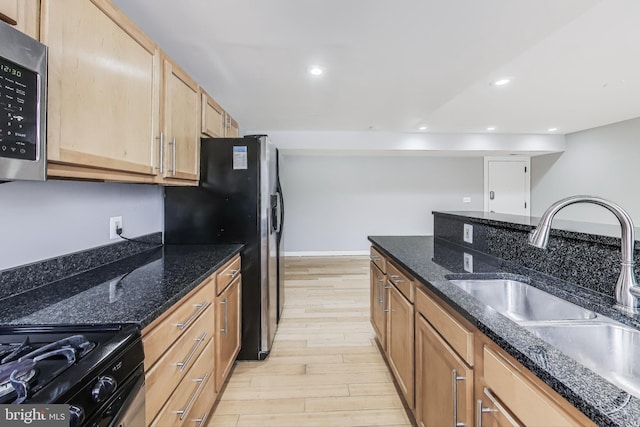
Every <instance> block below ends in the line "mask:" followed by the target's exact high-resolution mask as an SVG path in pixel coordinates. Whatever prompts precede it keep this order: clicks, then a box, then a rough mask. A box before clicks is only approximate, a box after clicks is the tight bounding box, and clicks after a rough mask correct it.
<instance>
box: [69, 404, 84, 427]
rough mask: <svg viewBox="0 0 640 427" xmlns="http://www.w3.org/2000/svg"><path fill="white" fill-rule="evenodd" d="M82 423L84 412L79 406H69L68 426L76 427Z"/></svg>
mask: <svg viewBox="0 0 640 427" xmlns="http://www.w3.org/2000/svg"><path fill="white" fill-rule="evenodd" d="M83 421H84V410H83V409H82V407H80V406H75V405H71V406H69V426H70V427H78V426H80V424H82V422H83Z"/></svg>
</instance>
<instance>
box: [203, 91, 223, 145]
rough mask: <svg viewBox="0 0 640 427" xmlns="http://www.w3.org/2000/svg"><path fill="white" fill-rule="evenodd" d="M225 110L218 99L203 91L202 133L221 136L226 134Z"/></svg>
mask: <svg viewBox="0 0 640 427" xmlns="http://www.w3.org/2000/svg"><path fill="white" fill-rule="evenodd" d="M225 114H226V113H225V112H224V110H223V109H222V107H221V106H220V105H218V103H217V102H216V101H214V100H213V98H211V97H210V96H209V95H208V94H207V93H206V92H205V91H202V129H201V131H202V134H203V135H205V136H209V137H211V138H221V137H223V136H224V134H225Z"/></svg>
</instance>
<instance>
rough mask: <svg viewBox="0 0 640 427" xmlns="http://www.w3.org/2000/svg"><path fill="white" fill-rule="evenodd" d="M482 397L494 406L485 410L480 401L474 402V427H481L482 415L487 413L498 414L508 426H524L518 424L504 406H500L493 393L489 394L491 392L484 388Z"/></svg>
mask: <svg viewBox="0 0 640 427" xmlns="http://www.w3.org/2000/svg"><path fill="white" fill-rule="evenodd" d="M483 392H484V395H485V396H487V399H489V401H490V402H491V403H492V404H493V406H495V408H485V407H483V405H482V400H480V399H478V401H477V402H476V404H477V407H476V409H477V410H476V426H477V427H482V414H486V413H488V412H500V413H501V414H502V415H503V416H504V417H505V418H506V419H507V421H508V422H509V424H511V425H512V426H514V427H523V426H524V425H523V424H522V423H520V422H519V421H518V420H517V419H516V418H515V417H514V416H513V415H511V412H509V411H508V410H507V408H505V407H504V406H502V404H501V403H500V402H499V401H498V399H497V398H496V397H495V396H494V395H493V393H491V390H489V389H488V388H486V387H484V390H483Z"/></svg>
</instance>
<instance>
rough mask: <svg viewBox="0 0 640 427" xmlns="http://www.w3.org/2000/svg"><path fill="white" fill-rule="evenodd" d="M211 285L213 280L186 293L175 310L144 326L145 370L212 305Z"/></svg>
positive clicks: (212, 285) (212, 293)
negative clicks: (190, 292) (183, 299)
mask: <svg viewBox="0 0 640 427" xmlns="http://www.w3.org/2000/svg"><path fill="white" fill-rule="evenodd" d="M213 287H214V281H213V280H210V281H208V282H205V284H204V285H203V286H201V287H199V288H197V290H195V291H194V292H193V293H192V294H190V295H187V296H186V297H185V301H184V302H182V301H180V302H179V303H178V304H176V305H177V306H178V307H176V309H175V310H173V311H171V312H170V313H169V314H168V315H166V316H165V317H163V318H162V319H158V321H157V322H153V323H152V324H151V325H149V326H148V327H147V328H145V330H144V331H143V332H142V342H143V344H144V355H145V356H144V369H145V371H147V372H148V371H149V369H150V368H151V367H152V366H153V364H154V363H155V362H156V361H157V360H158V359H159V358H160V356H161V355H162V353H164V352H165V351H166V350H167V349H168V348H169V346H170V345H171V344H172V343H173V342H175V341H176V340H177V339H178V338H179V337H180V336H181V335H182V334H183V333H184V332H186V331H187V329H188V328H189V326H190V325H192V324H193V323H194V322H196V321H197V320H198V317H199V316H200V315H201V314H202V313H203V312H204V311H205V310H206V309H207V308H208V307H209V306H211V305H212V303H213V299H214V297H215V295H214V292H213Z"/></svg>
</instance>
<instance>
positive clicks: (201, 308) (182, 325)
mask: <svg viewBox="0 0 640 427" xmlns="http://www.w3.org/2000/svg"><path fill="white" fill-rule="evenodd" d="M209 304H211V303H210V302H201V303H200V304H193V306H194V307H197V308H198V309H197V310H196V311H195V312H194V313H193V314H192V315H191V316H189V318H188V319H187V320H185V321H184V322H182V323H176V326H177V327H178V329H180V330H181V331H182V330H183V329H184V328H186V327H187V326H189V325H190V324H191V322H193V321H194V320H196V318H197V317H198V316H199V315H200V313H202V312H203V311H205V310H206V308H207V307H209Z"/></svg>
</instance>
